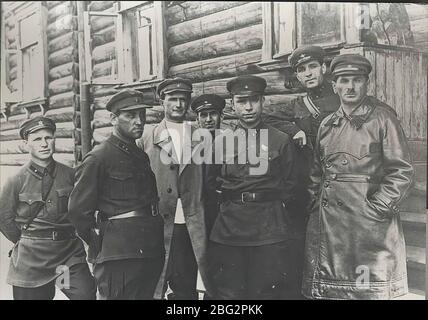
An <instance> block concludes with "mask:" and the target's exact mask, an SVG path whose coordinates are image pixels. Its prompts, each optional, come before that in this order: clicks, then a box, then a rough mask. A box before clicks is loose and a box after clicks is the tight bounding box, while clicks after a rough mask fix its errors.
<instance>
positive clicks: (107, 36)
mask: <svg viewBox="0 0 428 320" xmlns="http://www.w3.org/2000/svg"><path fill="white" fill-rule="evenodd" d="M115 40H116V28H115V26H109V27H107V28H105V29H102V30H99V31H97V32H94V33H92V47H93V48H95V47H98V46H101V45H103V44H106V43H109V42H113V41H115Z"/></svg>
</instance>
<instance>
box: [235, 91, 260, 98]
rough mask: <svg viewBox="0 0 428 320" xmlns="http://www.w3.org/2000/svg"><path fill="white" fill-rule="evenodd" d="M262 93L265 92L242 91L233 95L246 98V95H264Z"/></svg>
mask: <svg viewBox="0 0 428 320" xmlns="http://www.w3.org/2000/svg"><path fill="white" fill-rule="evenodd" d="M262 94H263V92H256V91H241V92H238V93H235V94H233V96H234V97H238V98H245V97H253V96H259V95H262Z"/></svg>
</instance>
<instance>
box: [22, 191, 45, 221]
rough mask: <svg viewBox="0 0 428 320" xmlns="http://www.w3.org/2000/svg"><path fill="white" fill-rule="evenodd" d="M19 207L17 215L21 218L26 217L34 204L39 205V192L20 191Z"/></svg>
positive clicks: (40, 196)
mask: <svg viewBox="0 0 428 320" xmlns="http://www.w3.org/2000/svg"><path fill="white" fill-rule="evenodd" d="M19 202H20V209H19V210H18V215H19V216H20V217H23V218H28V217H30V215H31V210H32V209H33V210H34V208H35V206H39V205H40V204H41V203H43V199H42V194H41V193H20V194H19Z"/></svg>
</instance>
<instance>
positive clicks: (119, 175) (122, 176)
mask: <svg viewBox="0 0 428 320" xmlns="http://www.w3.org/2000/svg"><path fill="white" fill-rule="evenodd" d="M133 175H134V174H133V173H132V172H120V171H115V172H110V173H109V176H110V178H112V179H116V180H126V179H131V178H132V177H133Z"/></svg>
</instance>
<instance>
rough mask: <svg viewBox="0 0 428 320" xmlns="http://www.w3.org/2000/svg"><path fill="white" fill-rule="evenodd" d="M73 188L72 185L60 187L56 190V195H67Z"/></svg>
mask: <svg viewBox="0 0 428 320" xmlns="http://www.w3.org/2000/svg"><path fill="white" fill-rule="evenodd" d="M71 190H73V187H67V188H61V189H58V190H56V192H57V194H58V197H68V196H69V195H70V193H71Z"/></svg>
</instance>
